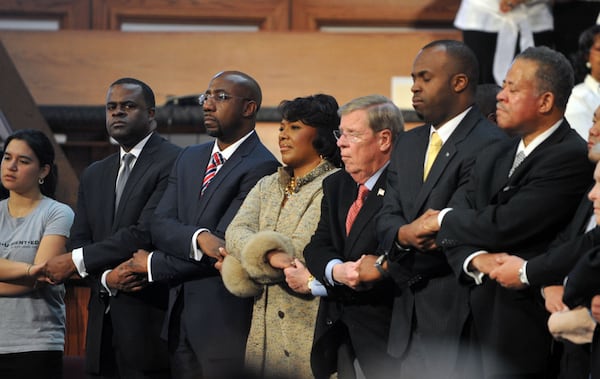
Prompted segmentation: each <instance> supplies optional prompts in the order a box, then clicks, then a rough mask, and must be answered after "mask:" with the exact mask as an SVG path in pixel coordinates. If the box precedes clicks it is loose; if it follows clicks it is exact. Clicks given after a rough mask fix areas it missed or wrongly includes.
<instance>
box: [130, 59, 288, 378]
mask: <svg viewBox="0 0 600 379" xmlns="http://www.w3.org/2000/svg"><path fill="white" fill-rule="evenodd" d="M261 100H262V94H261V90H260V86H259V85H258V83H257V82H256V81H255V80H254V79H253V78H252V77H250V76H249V75H247V74H245V73H242V72H238V71H224V72H220V73H218V74H217V75H215V76H214V77H213V78H212V80H211V81H210V84H209V86H208V89H207V90H206V92H205V93H204V94H203V95H202V96H200V101H201V103H202V107H203V109H204V126H205V128H206V132H207V133H208V134H209V135H210V136H212V137H215V138H216V140H215V141H214V142H209V143H205V144H201V145H195V146H191V147H188V148H185V149H184V150H183V151H182V153H181V154H180V155H179V157H178V158H177V161H176V162H175V166H174V168H173V171H172V172H171V176H170V177H169V184H168V186H167V189H166V191H165V194H164V196H163V197H162V199H161V201H160V203H159V204H158V207H157V209H156V212H155V215H154V218H153V222H152V227H151V231H152V240H153V242H154V243H155V245H156V250H154V251H153V252H151V253H148V252H147V251H138V252H137V253H136V254H135V255H134V258H133V259H132V261H131V262H130V266H131V269H132V270H135V271H139V272H147V273H148V280H149V281H150V282H152V281H158V282H161V281H168V282H171V283H173V286H172V287H171V291H170V295H169V309H168V313H167V321H166V330H167V332H168V342H169V353H170V357H171V368H172V375H173V378H179V379H187V378H190V379H192V378H193V379H197V378H210V379H214V378H233V377H240V376H239V375H240V373H241V371H242V370H243V363H244V353H245V347H246V337H247V335H248V332H249V328H250V318H251V312H252V299H251V298H246V299H244V298H239V297H236V296H234V295H232V294H231V293H230V292H229V291H227V289H225V287H224V285H223V281H222V280H221V276H220V275H219V272H218V271H217V270H216V269H215V267H214V264H215V263H216V262H217V261H221V260H222V257H221V256H220V254H219V248H220V247H224V246H225V244H224V240H223V238H224V236H225V230H226V229H227V226H228V225H229V223H230V221H231V220H232V218H233V216H235V214H236V213H237V210H238V208H239V207H240V205H241V204H242V202H243V201H244V198H245V197H246V195H247V194H248V192H249V191H250V189H252V187H253V186H254V184H255V183H256V182H257V181H258V180H259V179H260V178H262V177H263V176H265V175H268V174H271V173H273V172H275V170H276V169H277V166H279V162H278V161H277V160H276V159H275V157H274V156H273V155H272V154H271V153H270V152H269V150H267V148H266V147H265V146H264V145H263V144H262V143H261V141H260V140H259V138H258V136H257V134H256V132H255V131H254V127H255V122H256V113H257V111H258V109H259V108H260V105H261Z"/></svg>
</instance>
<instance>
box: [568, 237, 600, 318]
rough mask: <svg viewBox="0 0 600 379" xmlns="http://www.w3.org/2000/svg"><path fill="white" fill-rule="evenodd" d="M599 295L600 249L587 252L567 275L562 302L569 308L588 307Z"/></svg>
mask: <svg viewBox="0 0 600 379" xmlns="http://www.w3.org/2000/svg"><path fill="white" fill-rule="evenodd" d="M598 294H600V247H595V248H594V249H592V250H589V251H588V252H587V253H586V254H585V256H584V257H583V258H582V259H581V260H580V261H579V262H578V263H577V265H575V268H573V270H572V271H571V272H570V273H569V275H568V279H567V284H566V286H565V293H564V296H563V301H564V302H565V304H567V305H568V306H569V308H575V307H577V306H579V305H584V306H586V307H589V306H590V302H591V301H592V297H594V296H595V295H598Z"/></svg>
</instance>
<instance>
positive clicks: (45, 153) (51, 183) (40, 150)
mask: <svg viewBox="0 0 600 379" xmlns="http://www.w3.org/2000/svg"><path fill="white" fill-rule="evenodd" d="M15 139H16V140H19V141H24V142H25V143H26V144H27V146H29V148H30V149H31V150H32V151H33V153H34V154H35V156H36V158H37V159H38V161H39V162H40V167H44V165H48V166H49V167H50V172H49V173H48V175H47V176H46V177H45V178H44V183H42V184H40V191H41V192H42V194H43V195H45V196H48V197H50V198H54V194H55V192H56V183H57V181H58V169H57V168H56V165H55V164H54V147H53V146H52V142H50V139H49V138H48V137H47V136H46V135H45V134H44V133H43V132H42V131H40V130H37V129H21V130H17V131H16V132H14V133H13V134H11V135H10V136H8V138H7V139H6V141H4V150H3V151H6V148H7V147H8V144H9V143H10V141H12V140H15Z"/></svg>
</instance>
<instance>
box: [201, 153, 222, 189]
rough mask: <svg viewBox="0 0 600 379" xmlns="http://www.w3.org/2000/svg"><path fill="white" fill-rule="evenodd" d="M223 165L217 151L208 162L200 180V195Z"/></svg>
mask: <svg viewBox="0 0 600 379" xmlns="http://www.w3.org/2000/svg"><path fill="white" fill-rule="evenodd" d="M223 163H225V158H223V156H222V155H221V153H219V152H218V151H217V152H215V153H213V155H212V157H210V162H209V163H208V166H206V173H204V180H202V191H201V195H202V194H204V191H206V187H208V184H209V183H210V182H211V181H212V180H213V178H214V177H215V175H216V174H217V168H218V167H219V166H220V165H222V164H223Z"/></svg>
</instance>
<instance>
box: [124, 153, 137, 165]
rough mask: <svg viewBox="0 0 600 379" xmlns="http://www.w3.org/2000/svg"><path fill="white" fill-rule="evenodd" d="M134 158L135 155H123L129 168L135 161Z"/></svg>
mask: <svg viewBox="0 0 600 379" xmlns="http://www.w3.org/2000/svg"><path fill="white" fill-rule="evenodd" d="M133 158H135V155H133V154H131V153H127V154H124V155H123V158H122V159H123V164H124V165H125V166H129V165H130V164H131V161H133Z"/></svg>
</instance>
